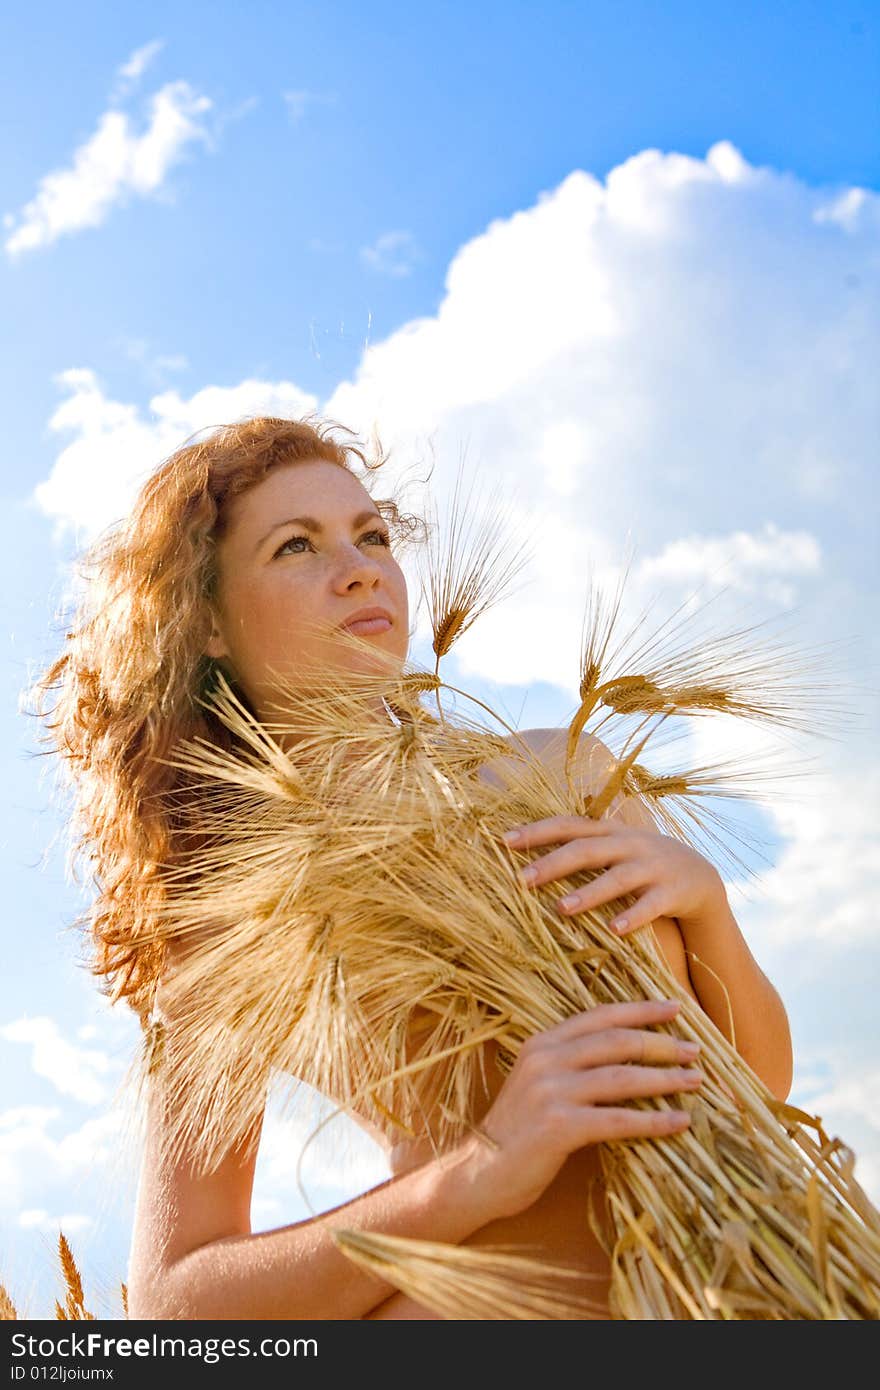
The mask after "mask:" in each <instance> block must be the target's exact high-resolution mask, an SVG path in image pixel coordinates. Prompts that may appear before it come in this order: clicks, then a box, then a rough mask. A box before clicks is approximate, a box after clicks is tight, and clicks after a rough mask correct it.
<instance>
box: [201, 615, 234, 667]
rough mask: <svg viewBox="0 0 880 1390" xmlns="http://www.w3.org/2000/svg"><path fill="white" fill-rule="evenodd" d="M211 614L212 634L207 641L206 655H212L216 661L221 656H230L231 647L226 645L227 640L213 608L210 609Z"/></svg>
mask: <svg viewBox="0 0 880 1390" xmlns="http://www.w3.org/2000/svg"><path fill="white" fill-rule="evenodd" d="M210 614H211V636H210V637H209V638H208V640H207V642H206V643H205V656H212V657H214V659H215V661H216V660H219V658H220V657H223V656H229V648H228V647H227V645H226V641H225V639H224V637H223V634H222V632H221V630H220V623H219V621H218V619H217V615H216V613H215V612H214V610H213V608H212V609H210Z"/></svg>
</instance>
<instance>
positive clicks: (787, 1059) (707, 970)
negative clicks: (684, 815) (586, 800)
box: [520, 729, 793, 1100]
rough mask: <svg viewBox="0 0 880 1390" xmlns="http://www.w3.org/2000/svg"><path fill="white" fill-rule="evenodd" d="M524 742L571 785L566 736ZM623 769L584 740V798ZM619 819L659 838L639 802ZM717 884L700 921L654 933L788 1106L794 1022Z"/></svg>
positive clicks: (674, 923) (537, 732) (668, 922)
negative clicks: (614, 771)
mask: <svg viewBox="0 0 880 1390" xmlns="http://www.w3.org/2000/svg"><path fill="white" fill-rule="evenodd" d="M520 737H521V738H525V739H526V741H527V742H528V744H529V746H530V747H532V748H533V749H534V750H535V751H536V752H537V753H539V755H540V757H541V762H542V764H543V765H544V766H546V767H548V768H549V769H551V770H552V771H553V772H554V773H555V774H557V775H558V776H559V778H560V780H561V781H564V778H563V771H564V764H565V745H566V732H565V730H559V729H528V730H526V731H525V732H524V733H521V734H520ZM615 765H616V760H615V759H614V756H613V754H612V753H611V750H610V749H609V748H608V747H607V746H606V745H605V744H604V743H603V742H602V740H601V739H599V738H596V737H595V735H589V734H584V735H582V738H581V745H580V747H579V750H578V752H577V754H576V756H575V765H574V769H573V770H574V772H575V774H576V776H577V778H578V784H579V785H580V787H581V789H582V790H584V791H590V792H594V793H595V792H598V791H599V790H601V787H602V786H603V784H604V782H605V779H606V778H607V776H608V775H609V773H610V772H611V770H612V769H613V768H614V766H615ZM612 816H616V817H617V818H618V819H619V820H621V821H623V822H624V824H626V825H631V826H633V827H635V828H637V829H646V830H651V831H653V832H654V833H657V825H656V822H655V821H654V820H653V818H652V817H651V815H650V814H649V812H648V811H647V810H646V809H645V807H644V806H643V805H642V804H641V803H640V801H639V800H638V798H636V797H623V796H618V797H617V798H615V801H614V802H612ZM717 880H718V883H717V889H718V891H717V893H716V894H715V896H714V898H713V900H712V903H711V906H710V907H709V908H708V910H706V911H704V912H703V913H702V914H701V916H700V917H699V918H686V917H656V918H654V919H653V921H652V927H653V930H654V933H655V935H656V937H657V940H658V943H659V945H660V947H661V950H662V951H663V953H664V955H665V957H666V960H667V962H668V964H669V966H670V969H671V970H672V971H673V974H675V976H676V978H677V979H678V980H679V982H680V983H681V984H683V985H685V988H687V989H688V992H689V993H690V994H692V995H693V996H694V997H695V998H696V999H697V1000H698V1002H699V1004H700V1005H701V1007H702V1008H703V1009H704V1010H705V1012H706V1013H707V1014H708V1016H709V1017H710V1018H711V1020H712V1022H713V1023H714V1024H715V1026H716V1027H717V1028H718V1029H719V1030H720V1031H721V1032H722V1033H723V1034H724V1036H725V1037H726V1038H727V1039H728V1041H729V1042H733V1043H734V1045H735V1047H736V1049H737V1051H738V1052H739V1054H740V1056H741V1057H743V1058H744V1059H745V1061H746V1062H747V1063H748V1064H749V1066H750V1067H751V1068H752V1071H754V1072H755V1074H756V1075H757V1076H759V1077H760V1078H761V1080H762V1081H763V1082H764V1084H765V1085H766V1086H767V1087H768V1089H769V1090H770V1091H772V1092H773V1094H774V1095H775V1096H776V1097H777V1099H779V1100H785V1098H786V1097H787V1095H788V1093H789V1091H790V1089H791V1082H792V1068H793V1059H792V1047H791V1032H790V1029H789V1024H788V1016H787V1014H786V1011H785V1007H784V1005H783V1003H782V1000H781V999H780V997H779V995H778V994H777V992H776V990H775V989H774V987H773V985H772V984H771V983H770V981H769V980H768V979H767V976H766V975H765V974H764V972H763V971H762V970H761V968H760V966H759V965H758V963H757V961H756V960H755V958H754V956H753V955H752V953H751V951H750V950H749V948H748V945H747V944H746V940H745V937H744V936H743V934H742V932H741V931H740V928H739V926H738V924H737V921H736V919H735V917H734V915H733V913H732V911H731V909H730V904H729V902H728V899H727V893H726V890H725V888H724V881H723V879H722V878H721V875H720V874H717ZM686 980H687V981H688V983H687V984H685V981H686ZM731 1024H732V1027H731Z"/></svg>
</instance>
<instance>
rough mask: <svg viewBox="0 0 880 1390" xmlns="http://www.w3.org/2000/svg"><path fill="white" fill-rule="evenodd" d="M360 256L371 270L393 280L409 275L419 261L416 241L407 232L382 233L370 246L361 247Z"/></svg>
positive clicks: (410, 233) (419, 254) (419, 253)
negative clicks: (388, 276)
mask: <svg viewBox="0 0 880 1390" xmlns="http://www.w3.org/2000/svg"><path fill="white" fill-rule="evenodd" d="M360 256H361V260H362V261H363V263H364V265H367V266H369V267H370V269H371V270H375V271H376V272H377V273H378V274H379V275H390V276H391V277H392V278H394V279H400V278H401V277H403V276H406V275H411V274H412V270H413V266H414V265H415V264H416V262H417V261H419V260H421V252H420V251H419V248H418V244H417V243H416V239H415V237H414V236H413V234H412V232H407V231H393V232H383V233H382V235H381V236H378V237H377V238H376V240H375V241H374V242H373V245H372V246H362V247H361V251H360Z"/></svg>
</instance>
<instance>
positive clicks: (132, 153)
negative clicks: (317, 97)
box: [6, 81, 213, 257]
mask: <svg viewBox="0 0 880 1390" xmlns="http://www.w3.org/2000/svg"><path fill="white" fill-rule="evenodd" d="M212 105H213V103H212V102H211V100H210V98H209V97H206V96H203V95H202V94H201V93H199V92H196V91H195V90H194V89H193V88H192V87H191V86H190V84H189V83H188V82H184V81H178V82H169V83H167V84H166V85H165V86H164V87H162V88H161V89H160V90H159V91H158V92H156V93H154V95H153V96H152V97H151V98H150V102H149V114H148V117H147V123H146V129H145V130H143V131H142V132H141V133H138V132H137V131H136V130H135V129H134V127H133V123H132V121H131V120H130V118H129V116H128V115H127V114H126V113H125V112H123V111H118V110H110V111H105V112H104V114H103V115H102V116H101V117H100V120H99V121H98V126H97V129H96V130H95V132H94V134H93V135H91V136H89V138H88V139H87V140H86V141H85V142H84V143H83V144H81V145H80V146H79V147H78V148H77V149H76V150H75V151H74V154H73V160H72V163H71V165H70V166H69V167H68V168H62V169H55V170H52V171H51V172H50V173H48V174H45V175H44V176H43V178H42V179H41V180H40V185H39V189H38V191H37V193H36V196H35V197H34V198H33V199H32V200H31V201H30V202H29V203H27V204H26V205H25V207H24V208H23V209H22V210H21V213H20V214H19V216H18V225H16V219H15V218H12V219H11V220H10V219H7V226H10V227H12V229H13V230H12V231H11V232H10V235H9V236H8V238H7V240H6V251H7V254H8V255H9V256H11V257H16V256H20V255H22V254H23V253H24V252H27V251H34V250H36V249H38V248H39V247H42V246H48V245H50V244H51V243H52V242H54V241H56V240H57V239H58V238H59V237H61V236H69V235H71V234H72V233H74V232H78V231H82V230H83V228H85V227H99V226H100V225H101V224H102V223H103V222H104V221H105V220H106V218H107V217H108V216H109V214H110V211H111V210H112V208H113V207H115V206H117V205H124V204H125V203H126V202H127V201H128V199H129V197H130V196H131V195H134V196H136V197H140V198H145V197H149V196H151V195H152V196H156V195H158V194H159V192H160V190H161V189H162V187H163V185H164V183H165V180H166V178H167V176H168V173H169V171H170V170H171V169H172V168H173V167H174V166H175V165H176V164H178V163H179V162H180V161H181V160H182V159H183V158H184V156H185V153H186V151H187V147H188V146H190V145H192V144H194V143H195V142H202V143H206V144H208V145H210V143H211V137H210V134H209V132H208V130H207V129H206V127H205V125H204V123H203V121H202V117H203V116H204V114H205V113H206V112H207V111H210V110H211V108H212Z"/></svg>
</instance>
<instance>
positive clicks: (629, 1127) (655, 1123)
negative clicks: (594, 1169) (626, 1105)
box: [580, 1105, 691, 1145]
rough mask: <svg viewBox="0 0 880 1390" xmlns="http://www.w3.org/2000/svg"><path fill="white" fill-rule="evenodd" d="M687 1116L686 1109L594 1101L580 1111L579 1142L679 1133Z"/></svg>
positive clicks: (602, 1141) (646, 1137)
mask: <svg viewBox="0 0 880 1390" xmlns="http://www.w3.org/2000/svg"><path fill="white" fill-rule="evenodd" d="M690 1122H691V1117H690V1115H689V1114H688V1112H687V1111H686V1110H627V1109H616V1108H614V1107H613V1106H604V1105H597V1106H594V1107H593V1108H592V1109H590V1110H586V1111H585V1112H584V1119H583V1124H582V1126H581V1129H580V1143H581V1144H582V1145H585V1144H601V1143H605V1142H607V1141H608V1140H615V1139H649V1138H658V1137H659V1136H661V1135H664V1134H680V1133H681V1131H682V1130H683V1129H687V1127H688V1125H689V1124H690Z"/></svg>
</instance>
